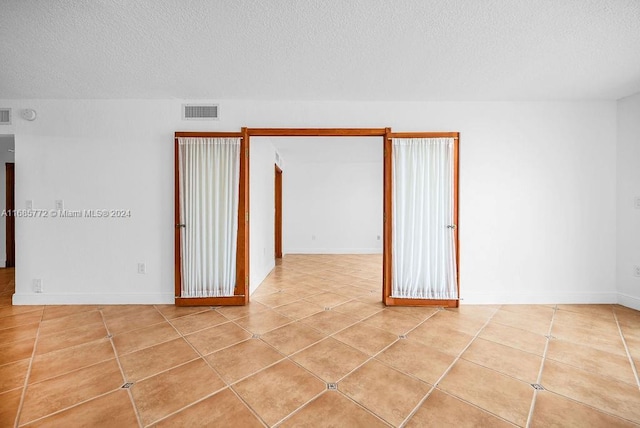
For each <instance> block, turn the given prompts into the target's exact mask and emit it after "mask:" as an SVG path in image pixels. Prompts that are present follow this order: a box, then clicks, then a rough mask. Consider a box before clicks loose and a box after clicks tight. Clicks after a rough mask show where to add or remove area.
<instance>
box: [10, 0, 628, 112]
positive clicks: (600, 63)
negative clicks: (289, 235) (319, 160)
mask: <svg viewBox="0 0 640 428" xmlns="http://www.w3.org/2000/svg"><path fill="white" fill-rule="evenodd" d="M639 91H640V1H637V0H406V1H403V0H217V1H204V0H201V1H198V0H136V1H127V0H91V1H86V0H46V1H44V0H0V98H190V99H204V98H207V99H265V100H269V99H284V100H397V101H410V100H416V101H422V100H424V101H429V100H451V101H454V100H599V99H618V98H621V97H624V96H627V95H631V94H633V93H635V92H639Z"/></svg>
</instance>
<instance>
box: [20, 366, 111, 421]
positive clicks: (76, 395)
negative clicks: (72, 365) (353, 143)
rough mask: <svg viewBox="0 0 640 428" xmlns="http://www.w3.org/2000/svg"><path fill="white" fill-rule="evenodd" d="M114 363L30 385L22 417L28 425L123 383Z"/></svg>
mask: <svg viewBox="0 0 640 428" xmlns="http://www.w3.org/2000/svg"><path fill="white" fill-rule="evenodd" d="M123 382H124V381H123V379H122V374H121V373H120V368H119V367H118V363H117V362H116V361H115V360H108V361H105V362H102V363H98V364H96V365H93V366H89V367H85V368H83V369H80V370H76V371H74V372H71V373H67V374H64V375H62V376H58V377H55V378H51V379H47V380H45V381H43V382H39V383H35V384H32V385H29V387H28V388H27V392H26V395H25V398H24V405H23V407H22V412H21V414H20V423H21V424H23V423H27V422H30V421H33V420H36V419H39V418H41V417H43V416H47V415H49V414H51V413H53V412H57V411H59V410H63V409H66V408H67V407H71V406H73V405H76V404H78V403H81V402H83V401H86V400H90V399H92V398H94V397H97V396H99V395H102V394H105V393H107V392H110V391H115V390H117V389H118V388H120V387H121V386H122V384H123Z"/></svg>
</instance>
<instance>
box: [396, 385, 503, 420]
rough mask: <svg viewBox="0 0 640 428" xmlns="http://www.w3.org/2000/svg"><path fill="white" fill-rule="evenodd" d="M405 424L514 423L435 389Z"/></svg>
mask: <svg viewBox="0 0 640 428" xmlns="http://www.w3.org/2000/svg"><path fill="white" fill-rule="evenodd" d="M405 426H406V427H407V428H422V427H456V428H474V427H492V428H493V427H496V428H499V427H505V428H506V427H512V426H514V425H512V424H510V423H508V422H506V421H504V420H502V419H500V418H498V417H496V416H494V415H492V414H491V413H488V412H485V411H484V410H482V409H479V408H478V407H475V406H472V405H471V404H469V403H466V402H464V401H462V400H459V399H458V398H456V397H453V396H451V395H449V394H446V393H444V392H442V391H440V390H438V389H436V390H434V391H433V392H432V393H431V394H430V395H429V397H428V398H427V399H426V400H425V402H424V403H423V404H422V405H421V406H420V408H419V409H418V411H417V412H416V413H415V414H414V415H413V416H412V417H411V419H409V422H408V423H407V425H405Z"/></svg>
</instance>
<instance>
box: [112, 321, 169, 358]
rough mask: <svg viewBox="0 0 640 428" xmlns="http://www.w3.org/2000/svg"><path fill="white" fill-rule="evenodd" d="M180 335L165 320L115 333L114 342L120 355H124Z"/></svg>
mask: <svg viewBox="0 0 640 428" xmlns="http://www.w3.org/2000/svg"><path fill="white" fill-rule="evenodd" d="M178 336H179V334H178V332H176V330H175V329H174V328H173V327H172V326H171V325H170V324H169V323H168V322H166V321H163V322H161V323H159V324H154V325H152V326H149V327H145V328H140V329H138V330H134V331H128V332H126V333H123V334H118V335H115V336H113V343H114V344H115V346H116V350H117V351H118V355H120V356H122V355H125V354H128V353H129V352H134V351H137V350H139V349H143V348H147V347H149V346H153V345H157V344H158V343H162V342H167V341H169V340H172V339H175V338H177V337H178Z"/></svg>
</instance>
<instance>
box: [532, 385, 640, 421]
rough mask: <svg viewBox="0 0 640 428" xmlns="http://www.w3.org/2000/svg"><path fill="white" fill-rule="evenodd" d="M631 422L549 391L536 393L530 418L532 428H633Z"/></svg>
mask: <svg viewBox="0 0 640 428" xmlns="http://www.w3.org/2000/svg"><path fill="white" fill-rule="evenodd" d="M634 426H637V425H635V424H632V423H631V422H628V421H625V420H622V419H619V418H616V417H614V416H611V415H607V414H606V413H602V412H599V411H597V410H595V409H593V408H591V407H589V406H585V405H584V404H580V403H578V402H576V401H573V400H569V399H567V398H564V397H562V396H560V395H557V394H554V393H552V392H549V391H541V392H538V395H537V397H536V405H535V408H534V410H533V415H532V418H531V427H532V428H536V427H539V428H546V427H573V428H583V427H612V428H613V427H634Z"/></svg>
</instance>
